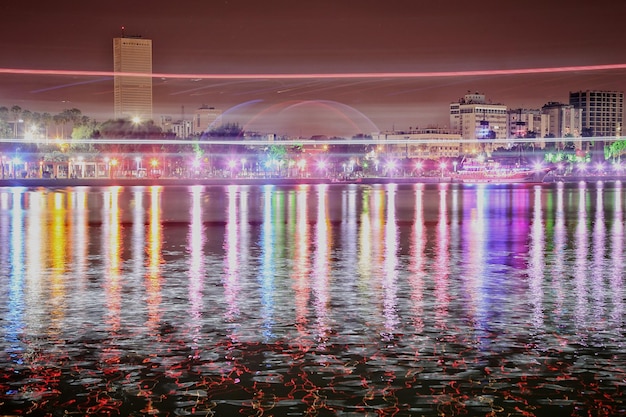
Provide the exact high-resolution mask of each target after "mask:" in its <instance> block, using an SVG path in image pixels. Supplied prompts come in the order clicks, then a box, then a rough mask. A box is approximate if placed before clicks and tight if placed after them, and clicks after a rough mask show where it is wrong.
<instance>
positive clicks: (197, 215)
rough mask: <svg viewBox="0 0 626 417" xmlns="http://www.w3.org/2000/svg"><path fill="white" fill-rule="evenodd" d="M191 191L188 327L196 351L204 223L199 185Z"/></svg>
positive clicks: (188, 235)
mask: <svg viewBox="0 0 626 417" xmlns="http://www.w3.org/2000/svg"><path fill="white" fill-rule="evenodd" d="M190 190H191V213H190V217H191V222H190V223H189V233H188V234H187V238H188V241H187V251H188V252H189V290H188V291H189V304H190V306H191V309H190V311H189V326H190V336H191V339H192V340H193V342H194V344H193V346H192V349H194V350H197V349H198V342H199V339H200V330H201V328H202V291H203V277H204V232H205V230H204V223H203V221H202V191H203V190H204V188H203V187H202V186H201V185H194V186H192V187H190Z"/></svg>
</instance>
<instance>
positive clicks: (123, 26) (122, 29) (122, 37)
mask: <svg viewBox="0 0 626 417" xmlns="http://www.w3.org/2000/svg"><path fill="white" fill-rule="evenodd" d="M124 29H126V28H125V27H124V26H122V38H123V37H124Z"/></svg>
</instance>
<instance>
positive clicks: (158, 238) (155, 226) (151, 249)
mask: <svg viewBox="0 0 626 417" xmlns="http://www.w3.org/2000/svg"><path fill="white" fill-rule="evenodd" d="M161 191H162V189H161V187H160V186H151V187H150V223H149V229H148V241H147V256H148V271H147V272H148V273H147V275H146V292H147V294H148V299H147V302H148V328H149V329H151V330H152V331H153V332H155V333H156V331H157V328H158V326H159V322H160V320H161V310H160V305H161V263H162V262H163V260H162V257H161V246H162V243H163V236H162V228H163V226H162V224H161ZM153 334H154V333H153Z"/></svg>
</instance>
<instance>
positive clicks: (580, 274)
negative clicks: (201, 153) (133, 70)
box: [0, 183, 626, 416]
mask: <svg viewBox="0 0 626 417" xmlns="http://www.w3.org/2000/svg"><path fill="white" fill-rule="evenodd" d="M624 192H625V191H624V189H623V188H622V184H621V183H597V184H571V185H569V184H568V185H563V184H552V185H542V186H532V185H509V186H504V185H478V186H461V185H452V184H441V185H429V186H425V185H420V184H416V185H393V184H388V185H380V186H376V185H357V184H350V185H301V186H280V187H279V186H226V187H221V186H219V187H217V186H216V187H209V186H207V187H201V186H195V187H194V186H191V187H103V188H97V187H91V188H89V187H77V188H60V189H43V188H42V189H26V188H0V355H1V356H0V411H1V412H2V414H30V415H46V414H52V415H64V413H66V414H69V413H72V414H77V415H80V414H105V413H108V414H110V415H145V414H157V415H211V414H215V415H235V414H240V415H340V416H341V415H428V416H435V415H464V414H465V415H466V414H469V415H476V414H479V415H546V416H547V415H555V414H556V413H559V414H565V415H581V416H582V415H589V414H591V415H601V414H609V415H619V414H626V405H625V404H624V400H625V399H626V395H625V393H624V391H625V389H626V355H624V334H625V331H624V296H625V293H624V277H623V276H624V272H625V271H624V209H625V207H624V206H625V199H624Z"/></svg>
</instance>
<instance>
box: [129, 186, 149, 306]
mask: <svg viewBox="0 0 626 417" xmlns="http://www.w3.org/2000/svg"><path fill="white" fill-rule="evenodd" d="M143 197H144V189H143V187H135V188H133V198H132V202H131V207H132V209H133V211H132V219H133V226H132V235H131V236H132V237H131V242H132V243H131V253H132V262H133V263H132V274H131V277H132V281H133V285H134V284H135V283H136V284H139V283H140V282H141V280H142V279H143V278H144V275H145V260H146V252H145V250H144V246H145V244H146V220H145V217H146V212H145V209H144V206H143ZM130 306H131V308H134V309H137V311H136V312H135V313H136V314H137V315H139V314H141V310H142V309H143V308H144V305H143V304H142V303H139V302H137V303H132V304H131V305H130Z"/></svg>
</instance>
